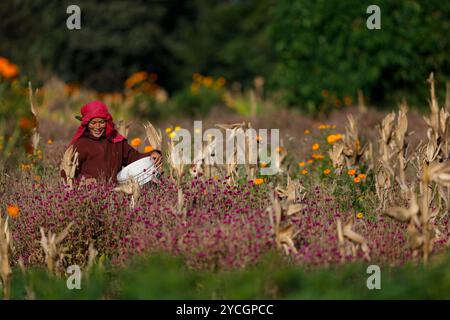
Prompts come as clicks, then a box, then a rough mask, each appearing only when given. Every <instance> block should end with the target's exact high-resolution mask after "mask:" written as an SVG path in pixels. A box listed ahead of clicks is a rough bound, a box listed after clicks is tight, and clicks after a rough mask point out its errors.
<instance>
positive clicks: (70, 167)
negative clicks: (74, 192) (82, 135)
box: [60, 145, 78, 188]
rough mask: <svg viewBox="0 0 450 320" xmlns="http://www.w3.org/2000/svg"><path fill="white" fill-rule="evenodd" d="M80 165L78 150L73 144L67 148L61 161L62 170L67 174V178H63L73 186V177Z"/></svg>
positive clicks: (64, 181)
mask: <svg viewBox="0 0 450 320" xmlns="http://www.w3.org/2000/svg"><path fill="white" fill-rule="evenodd" d="M77 167H78V152H76V151H75V149H74V147H73V145H71V146H70V147H69V148H67V150H66V152H64V156H63V159H62V162H61V168H60V169H61V170H63V171H64V172H65V174H66V179H65V180H64V179H63V183H64V184H67V185H69V186H70V187H71V188H72V187H73V179H74V178H75V173H76V170H77Z"/></svg>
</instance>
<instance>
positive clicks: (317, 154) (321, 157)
mask: <svg viewBox="0 0 450 320" xmlns="http://www.w3.org/2000/svg"><path fill="white" fill-rule="evenodd" d="M311 157H313V158H314V159H316V160H322V159H323V158H324V156H323V155H322V154H320V153H314V154H313V155H311Z"/></svg>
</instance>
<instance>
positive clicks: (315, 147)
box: [312, 143, 320, 150]
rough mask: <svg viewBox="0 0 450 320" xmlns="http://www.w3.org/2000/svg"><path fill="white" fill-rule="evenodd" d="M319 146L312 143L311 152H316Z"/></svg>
mask: <svg viewBox="0 0 450 320" xmlns="http://www.w3.org/2000/svg"><path fill="white" fill-rule="evenodd" d="M319 147H320V146H319V144H318V143H314V144H313V145H312V149H313V150H318V149H319Z"/></svg>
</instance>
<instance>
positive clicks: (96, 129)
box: [88, 118, 106, 138]
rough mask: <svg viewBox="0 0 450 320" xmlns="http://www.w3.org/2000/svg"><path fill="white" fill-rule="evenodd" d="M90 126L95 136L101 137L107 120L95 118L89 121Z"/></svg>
mask: <svg viewBox="0 0 450 320" xmlns="http://www.w3.org/2000/svg"><path fill="white" fill-rule="evenodd" d="M88 128H89V131H90V133H91V134H92V135H93V136H94V137H96V138H100V137H101V136H102V135H103V133H104V132H105V129H106V120H105V119H103V118H93V119H92V120H91V121H89V124H88Z"/></svg>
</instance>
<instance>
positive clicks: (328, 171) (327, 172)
mask: <svg viewBox="0 0 450 320" xmlns="http://www.w3.org/2000/svg"><path fill="white" fill-rule="evenodd" d="M323 173H324V174H330V173H331V170H330V169H325V170H323Z"/></svg>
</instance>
